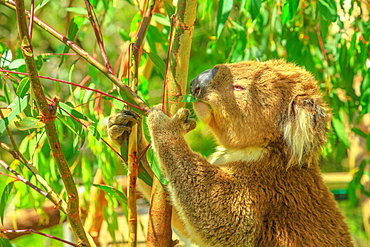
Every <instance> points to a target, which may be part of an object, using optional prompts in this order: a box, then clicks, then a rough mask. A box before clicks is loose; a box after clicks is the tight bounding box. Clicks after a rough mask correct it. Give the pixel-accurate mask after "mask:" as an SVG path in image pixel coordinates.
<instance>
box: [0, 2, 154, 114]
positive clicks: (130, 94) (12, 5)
mask: <svg viewBox="0 0 370 247" xmlns="http://www.w3.org/2000/svg"><path fill="white" fill-rule="evenodd" d="M0 4H2V5H5V6H7V7H9V8H11V9H13V10H15V9H16V8H15V3H14V1H12V0H6V1H4V0H0ZM25 13H26V14H27V15H28V16H29V15H30V14H29V12H28V11H25ZM34 22H35V24H36V25H38V26H39V27H41V28H42V29H44V30H45V31H47V32H48V33H50V34H51V35H52V36H54V37H55V38H57V39H58V40H60V41H61V42H63V43H64V44H65V45H67V46H68V47H70V48H71V49H72V50H73V51H75V52H76V53H77V54H78V55H79V56H80V57H82V58H83V59H85V60H86V61H87V62H88V63H89V64H91V65H92V66H94V67H95V68H97V69H98V70H100V72H102V73H103V74H104V75H105V76H106V77H107V78H108V79H109V80H110V81H111V82H113V84H114V85H116V86H117V87H118V88H119V89H120V90H122V92H123V93H124V94H125V95H126V96H127V97H128V98H129V99H130V100H132V101H133V102H134V103H135V104H136V105H137V106H138V107H139V108H141V109H143V111H142V112H143V113H144V114H147V113H148V112H149V110H150V108H149V106H148V105H147V104H146V103H145V102H144V101H143V100H142V99H141V98H140V97H139V96H138V95H137V94H135V93H134V92H133V91H132V90H131V89H130V87H128V86H127V85H125V84H124V83H122V82H121V81H120V80H119V79H118V78H117V77H116V76H115V75H113V74H112V73H110V72H109V71H108V69H107V68H106V67H105V66H104V65H102V64H101V63H99V62H98V61H97V60H96V59H95V58H94V57H93V56H91V55H90V54H89V53H88V52H86V51H85V50H83V49H82V48H81V47H79V46H78V45H76V44H75V43H74V42H73V41H71V40H69V39H68V38H67V37H66V36H64V35H62V34H61V33H59V32H58V31H56V30H55V29H53V28H52V27H50V26H49V25H47V24H46V23H45V22H43V21H42V20H40V19H39V18H37V17H36V16H35V17H34Z"/></svg>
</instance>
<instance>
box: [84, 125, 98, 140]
mask: <svg viewBox="0 0 370 247" xmlns="http://www.w3.org/2000/svg"><path fill="white" fill-rule="evenodd" d="M87 129H88V130H89V132H90V134H92V135H93V136H94V137H95V138H96V140H98V141H99V140H100V134H99V131H98V130H97V129H96V128H95V127H94V126H92V125H90V126H88V127H87Z"/></svg>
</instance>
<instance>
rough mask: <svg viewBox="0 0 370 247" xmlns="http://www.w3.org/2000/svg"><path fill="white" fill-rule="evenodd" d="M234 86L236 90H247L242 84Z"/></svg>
mask: <svg viewBox="0 0 370 247" xmlns="http://www.w3.org/2000/svg"><path fill="white" fill-rule="evenodd" d="M233 88H234V90H235V91H243V90H245V88H244V87H242V86H240V85H233Z"/></svg>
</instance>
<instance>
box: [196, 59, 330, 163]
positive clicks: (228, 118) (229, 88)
mask: <svg viewBox="0 0 370 247" xmlns="http://www.w3.org/2000/svg"><path fill="white" fill-rule="evenodd" d="M191 93H192V94H193V96H194V97H195V98H197V99H199V100H200V101H199V102H195V103H194V109H195V112H196V113H197V115H198V117H199V119H200V120H202V121H203V122H204V123H206V124H207V125H208V126H209V127H210V128H211V129H212V130H213V132H214V134H215V135H216V137H217V139H218V140H219V142H220V144H221V145H223V146H224V147H225V148H232V149H243V148H247V147H252V146H257V147H266V148H268V147H278V148H281V149H287V150H282V152H283V153H286V154H287V156H288V157H289V163H298V164H299V163H300V162H301V160H302V159H305V160H306V159H310V157H311V158H314V157H312V156H317V153H318V151H319V150H320V147H321V146H322V145H323V144H324V143H325V142H326V122H327V121H328V114H327V109H326V107H325V104H324V102H323V100H322V97H321V95H320V92H319V89H318V86H317V84H316V81H315V79H314V78H313V77H312V75H311V74H310V73H309V72H307V71H305V70H304V69H302V68H300V67H297V66H295V65H293V64H289V63H286V62H284V61H283V60H274V61H267V62H257V61H247V62H240V63H234V64H222V65H217V66H215V67H214V68H213V69H210V70H207V71H205V72H203V73H201V74H200V75H199V76H198V77H197V78H195V79H194V80H193V81H192V83H191ZM315 159H316V158H315Z"/></svg>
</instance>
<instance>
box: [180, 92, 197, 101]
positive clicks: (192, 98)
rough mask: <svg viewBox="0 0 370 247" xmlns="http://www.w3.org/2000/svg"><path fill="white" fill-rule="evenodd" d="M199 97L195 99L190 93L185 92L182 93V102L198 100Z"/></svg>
mask: <svg viewBox="0 0 370 247" xmlns="http://www.w3.org/2000/svg"><path fill="white" fill-rule="evenodd" d="M198 101H199V99H196V98H195V97H194V96H193V95H191V94H186V95H184V97H183V99H182V102H198Z"/></svg>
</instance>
